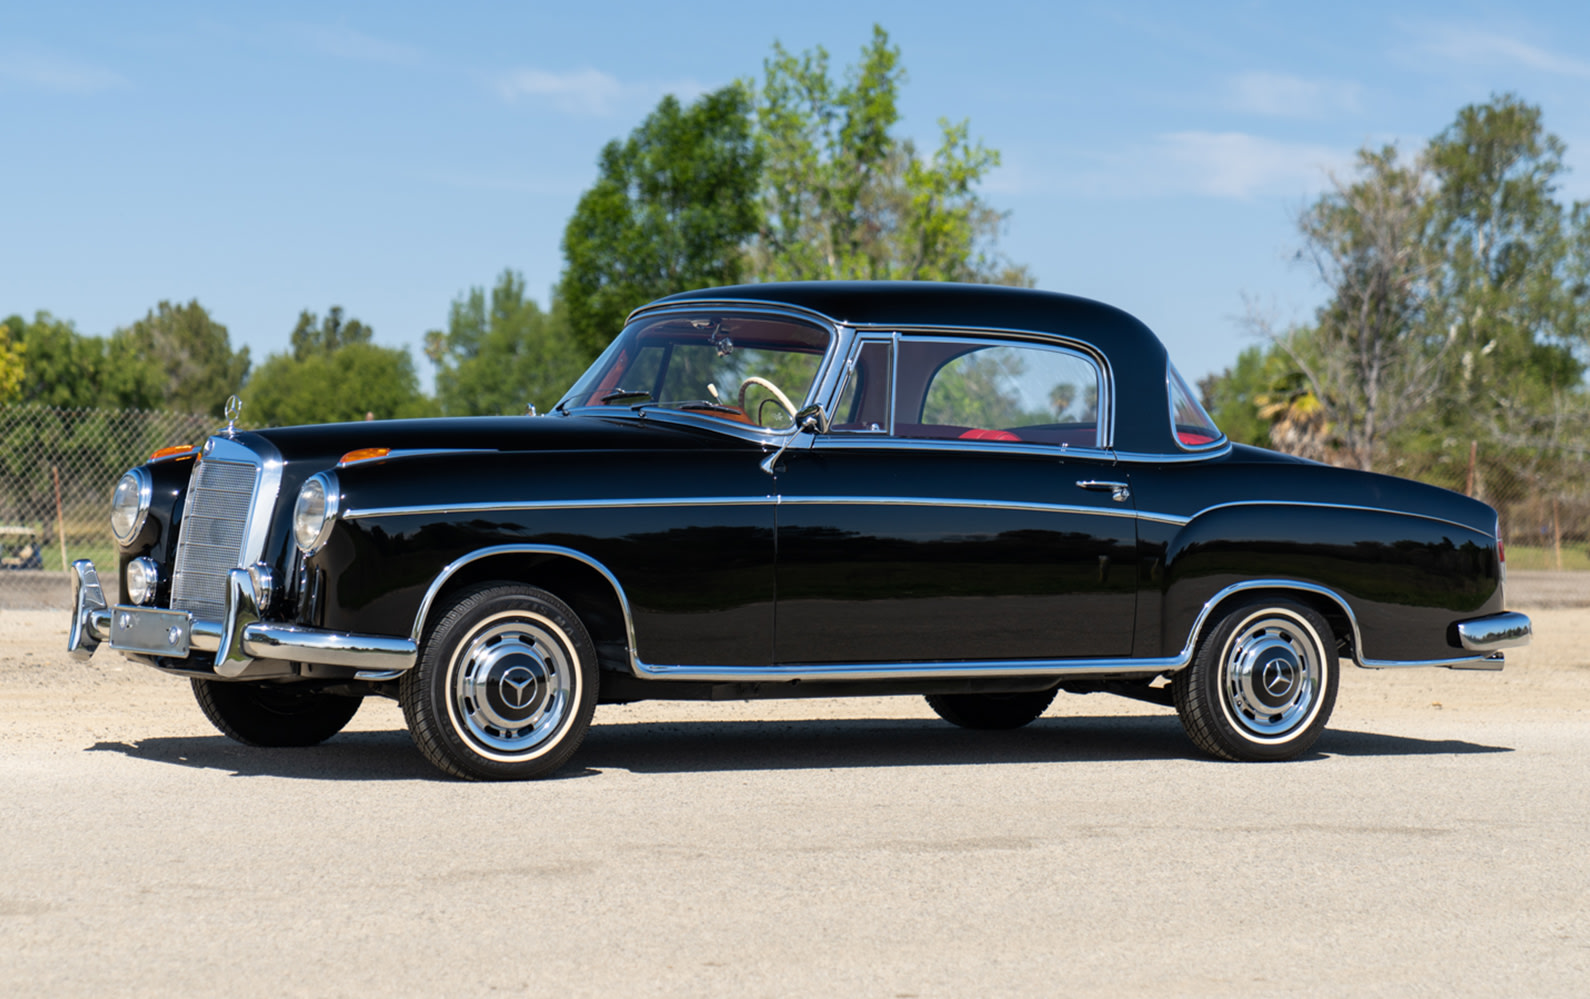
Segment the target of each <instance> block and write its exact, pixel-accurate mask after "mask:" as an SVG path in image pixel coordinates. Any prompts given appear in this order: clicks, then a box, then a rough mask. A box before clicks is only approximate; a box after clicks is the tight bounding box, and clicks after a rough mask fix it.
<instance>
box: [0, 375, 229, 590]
mask: <svg viewBox="0 0 1590 999" xmlns="http://www.w3.org/2000/svg"><path fill="white" fill-rule="evenodd" d="M215 426H216V419H215V417H213V416H206V415H203V414H193V413H162V412H151V411H145V410H107V409H53V408H50V407H48V406H0V606H10V605H18V604H19V603H27V602H28V600H27V599H26V597H27V595H28V594H31V593H33V592H35V591H39V590H41V589H46V588H50V586H51V585H52V584H53V586H55V587H59V586H61V585H64V583H63V582H62V580H63V578H64V577H63V576H62V575H61V574H62V573H64V570H65V569H66V567H67V565H68V564H69V563H70V562H71V560H73V559H78V558H91V559H94V561H95V562H96V563H97V564H99V565H102V566H103V565H109V564H113V562H114V554H113V553H114V550H115V548H114V542H113V541H112V539H111V534H110V519H109V518H110V494H111V490H112V489H114V488H115V485H116V480H117V479H118V478H120V477H121V474H122V473H123V472H125V471H126V470H127V469H129V468H131V467H133V466H134V465H138V464H142V463H143V462H144V461H146V460H148V458H149V455H150V453H151V452H153V451H155V450H156V449H158V448H161V447H166V446H168V445H171V444H195V443H198V442H200V441H202V440H203V439H204V438H205V437H206V436H208V435H209V434H210V433H211V432H212V431H213V430H214V428H215ZM19 598H21V599H20V600H19Z"/></svg>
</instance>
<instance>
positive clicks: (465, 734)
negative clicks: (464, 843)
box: [399, 583, 597, 780]
mask: <svg viewBox="0 0 1590 999" xmlns="http://www.w3.org/2000/svg"><path fill="white" fill-rule="evenodd" d="M596 688H597V669H596V648H595V646H594V645H593V644H592V643H591V637H590V635H589V634H588V633H587V632H586V630H585V626H584V625H583V624H581V623H580V619H579V618H578V617H576V616H575V614H574V611H573V610H572V609H570V608H569V606H568V604H565V603H564V602H563V601H561V600H559V599H558V598H557V597H555V596H553V595H552V594H550V593H548V592H546V591H545V590H539V589H536V588H534V587H529V586H519V585H515V584H508V583H494V584H487V585H485V586H479V587H476V588H474V589H471V590H466V591H464V592H463V593H462V594H460V595H459V597H458V599H457V600H456V601H455V602H454V603H453V605H452V607H451V608H450V609H449V610H448V611H447V613H445V614H444V615H442V617H441V620H440V621H438V623H437V624H436V626H435V627H434V628H433V629H431V632H430V634H429V635H428V636H427V637H426V639H425V644H424V647H423V648H422V649H421V651H420V660H419V663H418V664H417V665H416V666H415V667H414V668H413V669H411V670H409V671H408V672H407V673H405V674H403V679H402V681H401V683H400V685H399V700H400V701H401V702H402V704H403V715H404V717H405V718H406V719H407V721H408V725H409V733H410V735H412V736H413V738H414V742H415V744H416V745H417V746H419V749H420V752H421V753H423V754H424V755H425V758H426V759H428V760H430V761H431V763H432V764H434V765H435V766H436V767H438V768H439V769H441V770H442V771H444V772H446V773H448V774H451V775H452V776H454V777H463V778H467V779H470V780H529V779H533V778H536V777H545V776H547V775H548V774H551V773H552V772H554V771H556V770H557V769H558V768H559V767H562V766H563V765H564V764H565V763H567V762H568V760H569V757H571V756H572V755H574V751H575V750H576V749H578V748H579V745H580V741H581V740H582V739H584V738H585V732H586V730H587V729H588V728H589V727H590V724H591V715H592V714H593V713H594V712H595V710H596Z"/></svg>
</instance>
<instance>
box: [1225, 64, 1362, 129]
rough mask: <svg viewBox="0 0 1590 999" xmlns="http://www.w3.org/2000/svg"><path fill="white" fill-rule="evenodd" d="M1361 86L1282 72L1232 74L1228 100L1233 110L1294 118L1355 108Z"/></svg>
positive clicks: (1349, 110)
mask: <svg viewBox="0 0 1590 999" xmlns="http://www.w3.org/2000/svg"><path fill="white" fill-rule="evenodd" d="M1362 90H1363V88H1362V87H1360V86H1359V85H1358V84H1356V83H1352V82H1349V81H1345V80H1305V79H1303V78H1302V77H1298V76H1289V75H1287V74H1285V73H1265V72H1252V73H1243V74H1241V75H1239V76H1235V77H1232V78H1231V80H1230V81H1229V82H1228V91H1229V92H1228V101H1229V104H1230V106H1231V108H1232V109H1233V110H1237V111H1249V112H1252V113H1254V114H1265V115H1280V116H1285V117H1293V118H1317V117H1321V116H1323V115H1327V114H1332V113H1335V112H1340V111H1347V112H1351V111H1357V110H1358V108H1359V96H1360V95H1361V93H1362Z"/></svg>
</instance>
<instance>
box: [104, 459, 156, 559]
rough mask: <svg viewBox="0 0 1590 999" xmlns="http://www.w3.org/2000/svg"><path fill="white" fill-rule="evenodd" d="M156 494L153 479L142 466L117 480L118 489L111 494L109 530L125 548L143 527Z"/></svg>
mask: <svg viewBox="0 0 1590 999" xmlns="http://www.w3.org/2000/svg"><path fill="white" fill-rule="evenodd" d="M154 496H155V483H154V480H153V479H151V478H150V477H149V473H148V471H146V470H144V469H142V468H134V469H131V470H129V471H127V472H126V473H125V474H123V475H122V477H121V478H120V479H117V480H116V488H115V489H114V490H112V491H111V494H110V532H111V534H113V535H115V537H116V541H117V543H118V544H120V545H122V547H126V546H127V545H129V544H131V543H132V540H133V539H134V538H136V537H137V536H138V532H140V531H142V530H143V529H144V522H145V521H147V520H148V519H149V505H150V503H152V502H153V501H154Z"/></svg>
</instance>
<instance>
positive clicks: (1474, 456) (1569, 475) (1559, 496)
mask: <svg viewBox="0 0 1590 999" xmlns="http://www.w3.org/2000/svg"><path fill="white" fill-rule="evenodd" d="M1383 471H1385V472H1388V473H1390V474H1392V475H1400V476H1402V477H1404V478H1409V479H1418V480H1419V481H1421V482H1429V483H1432V484H1434V485H1438V486H1444V487H1446V488H1447V489H1452V490H1455V491H1457V492H1460V493H1464V494H1465V495H1468V496H1473V497H1475V498H1477V499H1481V500H1484V501H1485V502H1487V503H1489V504H1490V505H1491V506H1493V507H1495V508H1496V513H1497V517H1498V519H1499V520H1500V522H1501V531H1502V540H1503V541H1504V542H1505V543H1506V545H1507V566H1508V568H1509V569H1525V570H1528V569H1564V570H1581V571H1583V570H1590V463H1587V462H1586V455H1585V449H1584V448H1582V447H1579V446H1577V445H1570V444H1553V443H1532V444H1528V443H1526V444H1522V445H1515V446H1508V447H1502V446H1499V445H1493V444H1487V443H1486V442H1484V441H1469V442H1465V443H1464V444H1461V445H1457V446H1454V447H1453V448H1452V450H1451V451H1450V452H1449V453H1445V454H1414V455H1402V456H1398V457H1397V458H1395V459H1393V460H1392V461H1390V462H1388V463H1387V467H1386V468H1384V469H1383Z"/></svg>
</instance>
